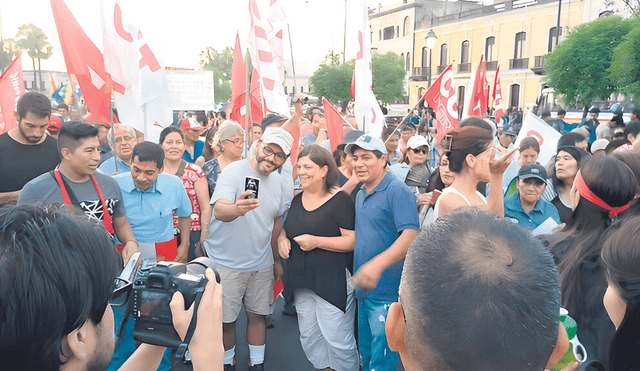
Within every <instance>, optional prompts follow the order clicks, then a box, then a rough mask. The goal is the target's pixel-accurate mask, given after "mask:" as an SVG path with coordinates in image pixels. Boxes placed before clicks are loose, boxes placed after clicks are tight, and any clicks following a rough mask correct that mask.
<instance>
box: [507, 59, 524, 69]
mask: <svg viewBox="0 0 640 371" xmlns="http://www.w3.org/2000/svg"><path fill="white" fill-rule="evenodd" d="M525 68H529V58H520V59H509V69H510V70H521V69H525Z"/></svg>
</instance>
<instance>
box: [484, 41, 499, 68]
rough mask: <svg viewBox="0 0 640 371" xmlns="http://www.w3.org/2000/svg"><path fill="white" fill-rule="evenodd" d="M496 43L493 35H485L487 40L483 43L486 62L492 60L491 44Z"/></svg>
mask: <svg viewBox="0 0 640 371" xmlns="http://www.w3.org/2000/svg"><path fill="white" fill-rule="evenodd" d="M495 44H496V38H495V37H493V36H490V37H487V41H486V42H485V44H484V58H485V59H486V61H487V62H491V61H492V60H493V46H494V45H495Z"/></svg>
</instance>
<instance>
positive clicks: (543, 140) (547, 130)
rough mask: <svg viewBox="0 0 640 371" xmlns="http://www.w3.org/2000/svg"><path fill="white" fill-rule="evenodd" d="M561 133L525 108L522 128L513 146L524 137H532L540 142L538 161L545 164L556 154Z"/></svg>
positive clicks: (517, 144)
mask: <svg viewBox="0 0 640 371" xmlns="http://www.w3.org/2000/svg"><path fill="white" fill-rule="evenodd" d="M561 136H562V135H561V134H560V133H558V131H556V130H555V129H554V128H553V127H551V126H550V125H547V123H546V122H544V121H542V119H540V118H539V117H538V116H536V115H534V114H533V113H531V111H529V110H525V113H524V119H523V120H522V128H520V133H519V134H518V137H517V138H516V142H515V146H516V147H518V146H519V145H520V141H521V140H522V139H523V138H526V137H534V138H536V139H537V140H538V143H540V155H539V156H538V163H540V164H542V165H546V164H547V162H549V160H550V159H551V158H552V157H553V156H555V155H556V149H557V147H558V140H559V139H560V137H561Z"/></svg>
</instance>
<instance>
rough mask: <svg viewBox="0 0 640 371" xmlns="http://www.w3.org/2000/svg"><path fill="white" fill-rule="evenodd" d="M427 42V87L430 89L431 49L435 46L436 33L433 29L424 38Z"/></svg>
mask: <svg viewBox="0 0 640 371" xmlns="http://www.w3.org/2000/svg"><path fill="white" fill-rule="evenodd" d="M424 39H425V40H426V42H427V48H429V87H431V64H432V63H431V54H433V47H434V46H435V45H436V39H437V37H436V33H435V32H433V29H431V30H429V32H428V33H427V36H425V38H424Z"/></svg>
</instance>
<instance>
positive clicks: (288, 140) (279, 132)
mask: <svg viewBox="0 0 640 371" xmlns="http://www.w3.org/2000/svg"><path fill="white" fill-rule="evenodd" d="M260 139H261V140H262V142H263V143H270V144H277V145H279V146H280V148H282V151H283V152H284V154H285V155H287V156H289V154H290V153H291V146H293V137H292V136H291V134H290V133H289V132H288V131H286V130H284V129H282V128H273V127H272V128H267V129H266V130H265V131H264V133H262V138H260Z"/></svg>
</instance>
